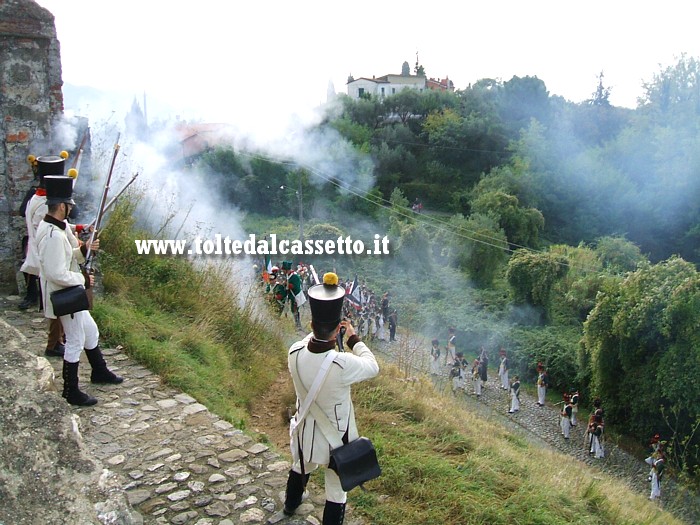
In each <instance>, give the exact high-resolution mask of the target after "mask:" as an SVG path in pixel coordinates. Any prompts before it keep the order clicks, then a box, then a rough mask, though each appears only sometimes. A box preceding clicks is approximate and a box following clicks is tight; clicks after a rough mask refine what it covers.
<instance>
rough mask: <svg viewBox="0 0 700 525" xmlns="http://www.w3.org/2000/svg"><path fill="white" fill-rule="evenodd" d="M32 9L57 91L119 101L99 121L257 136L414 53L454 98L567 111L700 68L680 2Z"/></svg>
mask: <svg viewBox="0 0 700 525" xmlns="http://www.w3.org/2000/svg"><path fill="white" fill-rule="evenodd" d="M37 3H38V4H39V5H41V6H43V7H45V8H47V9H48V10H49V11H50V12H51V13H52V14H53V15H54V16H55V23H56V30H57V34H58V39H59V41H60V44H61V61H62V67H63V81H64V83H69V84H73V85H78V86H90V87H94V88H96V89H99V90H103V91H108V92H110V93H120V94H121V95H122V97H121V98H116V95H115V96H114V97H113V98H111V99H108V100H107V101H106V102H105V104H106V107H102V108H100V109H101V110H106V111H109V110H111V111H118V112H120V113H121V112H122V111H124V112H126V111H128V109H129V108H128V107H124V106H125V105H127V104H128V105H129V106H130V103H131V102H132V101H133V100H134V98H136V99H137V100H138V101H139V103H140V104H141V105H143V100H144V94H145V97H146V101H147V110H148V116H149V120H150V119H151V118H157V117H158V116H163V117H169V118H174V117H179V118H182V119H186V120H201V121H208V122H229V123H232V122H237V123H239V125H241V126H246V127H250V128H251V129H253V128H255V127H259V128H260V129H261V130H264V129H284V128H285V126H286V125H287V124H286V122H288V121H289V120H297V121H302V122H303V121H305V120H306V119H313V114H314V112H313V110H314V108H316V107H318V106H319V105H320V104H322V103H324V102H325V101H326V98H327V93H328V88H329V83H332V86H333V87H334V89H335V91H336V92H342V93H345V92H346V82H347V78H348V75H351V74H352V75H353V76H354V77H355V78H358V77H372V76H373V75H374V76H381V75H384V74H388V73H400V72H401V65H402V64H403V62H404V61H407V62H408V63H409V64H410V66H411V69H413V66H414V65H415V62H416V53H418V57H419V61H420V63H421V65H423V67H424V68H425V71H426V74H427V76H428V77H435V78H438V77H439V78H444V77H445V76H449V78H450V79H451V80H452V81H453V82H454V84H455V86H456V88H457V89H464V88H466V87H467V86H468V85H469V84H470V83H474V82H476V81H477V80H479V79H482V78H496V79H501V80H504V81H506V80H509V79H510V78H512V77H513V76H514V75H517V76H520V77H523V76H527V75H529V76H537V77H538V78H540V79H541V80H543V81H544V82H545V84H546V86H547V89H548V90H549V93H550V94H551V95H560V96H562V97H564V98H566V99H567V100H570V101H573V102H581V101H583V100H585V99H587V98H590V96H591V94H592V93H593V92H594V91H595V88H596V86H597V82H598V79H597V77H598V75H599V74H600V73H601V72H603V74H604V80H603V82H604V85H605V86H606V87H610V88H611V90H612V91H611V97H610V100H611V102H612V103H613V104H614V105H617V106H625V107H635V106H636V100H637V97H639V96H641V95H642V94H643V90H642V83H643V82H644V81H650V80H651V79H652V78H653V75H654V74H655V73H658V72H659V71H660V70H661V68H662V67H664V68H665V67H668V66H671V65H673V64H675V63H676V61H677V58H678V57H680V56H681V54H682V53H685V54H687V55H688V56H692V57H700V39H698V38H697V28H696V27H695V26H696V21H695V18H694V17H693V16H691V14H690V13H689V12H688V11H687V10H688V7H687V6H688V4H687V2H681V1H679V0H668V1H665V2H662V3H659V2H654V3H652V2H645V1H635V2H632V1H626V0H616V1H614V2H610V1H605V2H602V1H587V2H576V1H562V0H530V1H523V0H490V1H488V2H479V3H475V2H469V3H467V2H454V1H453V0H450V1H444V0H432V1H430V2H425V1H421V2H417V1H413V0H404V1H402V2H395V1H385V2H371V3H354V4H353V3H348V2H342V3H341V2H329V1H328V0H325V1H318V0H310V1H302V2H288V1H278V0H268V1H267V2H254V1H249V2H245V3H243V2H239V1H228V0H219V1H216V0H196V1H190V2H173V1H172V0H167V1H166V0H139V1H136V0H120V1H118V2H114V1H109V2H108V1H106V0H70V1H66V0H37ZM68 102H69V103H71V102H72V103H73V104H75V105H76V106H77V107H74V108H67V109H72V110H76V111H77V112H78V113H90V112H91V111H97V109H98V108H97V106H96V104H95V103H93V106H92V107H89V106H88V105H86V103H84V102H83V101H80V102H76V101H68ZM112 106H113V107H112ZM84 116H90V115H89V114H88V115H84ZM283 122H285V123H283Z"/></svg>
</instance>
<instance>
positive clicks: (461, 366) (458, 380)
mask: <svg viewBox="0 0 700 525" xmlns="http://www.w3.org/2000/svg"><path fill="white" fill-rule="evenodd" d="M456 339H457V336H456V330H455V328H453V327H450V328H449V329H448V335H447V344H446V345H445V358H444V366H446V367H448V374H447V375H448V377H449V379H450V380H451V387H452V393H453V394H454V395H456V394H457V392H458V391H464V392H467V391H468V388H467V385H468V381H470V382H471V383H472V386H473V394H474V395H475V396H476V398H477V399H480V398H481V396H482V393H483V389H484V387H485V386H486V384H487V380H488V363H489V358H488V353H487V352H486V350H485V348H484V347H483V346H482V347H481V349H480V353H479V356H478V357H476V358H475V359H474V360H473V361H472V362H471V363H470V362H469V361H468V360H467V359H466V358H465V357H464V353H463V352H461V351H457V344H456ZM431 345H432V346H431V349H430V373H431V374H432V375H433V376H440V375H442V374H443V364H442V363H441V353H442V352H441V349H440V341H439V340H438V339H433V340H432V343H431ZM498 378H499V379H498V383H499V385H498V387H499V389H502V390H505V391H507V392H509V396H510V407H509V410H508V413H509V414H514V413H516V412H519V411H520V378H519V377H518V376H517V375H516V376H514V377H513V378H512V379H510V377H509V361H508V356H507V352H506V351H505V350H504V349H503V348H501V349H500V350H499V365H498ZM536 386H537V406H538V407H544V406H545V396H546V392H547V388H548V387H549V374H548V372H547V370H546V368H545V366H544V364H543V363H541V362H540V363H538V364H537V380H536ZM562 398H563V400H562V401H561V402H560V403H557V405H559V404H561V405H562V407H561V410H560V418H559V424H560V428H561V434H562V436H563V437H564V439H567V440H568V439H569V438H570V436H571V429H572V428H573V427H576V426H577V424H578V420H577V415H578V410H579V398H580V395H579V392H578V390H577V389H575V388H572V389H571V390H570V391H569V392H565V393H564V394H563V395H562ZM603 430H604V420H603V408H602V406H601V400H600V399H599V398H596V399H595V400H594V401H593V411H592V412H591V415H590V417H589V420H588V424H587V427H586V430H585V432H584V439H585V443H584V446H585V447H586V449H587V450H588V453H589V454H590V455H591V456H593V457H595V458H596V459H599V458H603V457H604V455H605V451H604V449H603Z"/></svg>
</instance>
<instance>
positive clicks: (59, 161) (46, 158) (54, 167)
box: [36, 155, 66, 178]
mask: <svg viewBox="0 0 700 525" xmlns="http://www.w3.org/2000/svg"><path fill="white" fill-rule="evenodd" d="M65 169H66V159H65V158H63V157H61V156H59V155H42V156H41V157H37V158H36V174H37V175H38V176H39V178H43V177H46V176H47V175H65Z"/></svg>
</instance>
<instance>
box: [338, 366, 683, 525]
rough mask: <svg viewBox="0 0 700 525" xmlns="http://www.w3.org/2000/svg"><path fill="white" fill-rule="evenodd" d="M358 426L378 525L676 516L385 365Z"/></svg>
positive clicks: (365, 394)
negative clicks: (376, 471)
mask: <svg viewBox="0 0 700 525" xmlns="http://www.w3.org/2000/svg"><path fill="white" fill-rule="evenodd" d="M354 398H355V403H356V409H357V414H358V425H359V428H360V429H362V432H363V434H365V435H367V436H369V437H370V438H371V439H372V441H373V443H374V444H375V446H376V447H377V450H378V454H379V456H380V458H381V463H382V468H383V473H382V476H381V477H380V478H379V479H378V480H375V481H373V482H371V483H370V484H368V486H369V487H370V488H371V491H370V492H368V493H364V492H355V493H352V494H351V497H350V500H351V502H352V503H353V505H354V506H355V509H356V512H359V513H361V514H364V515H365V516H367V518H368V520H369V522H370V523H372V524H376V525H381V524H389V523H401V524H404V525H411V524H422V525H425V524H492V525H496V524H564V523H567V524H568V523H572V524H577V523H581V524H584V523H585V524H601V525H603V524H606V525H608V524H611V525H615V524H664V525H666V524H673V523H680V522H679V521H677V520H676V519H675V518H673V517H672V516H670V515H669V514H667V513H665V512H663V511H662V510H660V509H659V507H658V506H656V505H654V504H651V503H649V502H648V501H647V500H646V499H645V498H644V497H643V496H640V495H637V494H635V493H633V492H632V491H630V490H629V489H628V488H627V486H626V485H625V484H624V483H623V482H621V481H618V480H616V479H614V478H611V477H609V476H607V475H605V474H603V473H601V472H599V471H597V470H594V469H591V468H588V467H586V466H585V465H583V464H581V463H579V462H577V461H576V460H574V459H572V458H569V457H567V456H564V455H561V454H558V453H555V452H550V451H547V450H544V449H541V448H537V447H535V446H532V445H529V444H528V443H526V442H525V441H524V440H522V439H520V438H517V437H514V436H512V435H511V434H510V433H508V431H506V430H505V429H503V428H502V427H500V426H497V425H494V424H492V423H488V422H484V421H482V420H480V419H479V417H478V416H477V415H475V414H472V413H470V412H467V411H465V410H464V408H463V407H460V406H459V405H458V404H457V402H455V401H453V400H452V399H451V398H449V397H444V396H441V395H439V394H438V393H436V392H435V390H434V388H433V386H432V384H430V382H429V381H427V380H419V381H402V373H401V372H400V371H399V370H398V369H397V368H395V367H393V366H389V365H384V366H383V367H382V372H381V374H380V376H379V377H378V378H377V379H375V380H373V381H371V382H369V383H366V384H361V385H357V388H356V389H355V392H354Z"/></svg>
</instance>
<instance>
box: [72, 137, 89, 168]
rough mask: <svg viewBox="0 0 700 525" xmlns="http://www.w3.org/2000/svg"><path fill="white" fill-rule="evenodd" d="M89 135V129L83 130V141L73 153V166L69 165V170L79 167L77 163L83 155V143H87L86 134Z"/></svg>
mask: <svg viewBox="0 0 700 525" xmlns="http://www.w3.org/2000/svg"><path fill="white" fill-rule="evenodd" d="M89 133H90V128H89V127H88V128H87V129H86V130H85V133H83V139H82V140H81V141H80V146H79V147H78V150H77V151H76V152H75V158H74V159H73V164H72V165H71V168H75V169H78V167H79V166H80V164H79V161H80V157H81V156H82V154H83V148H84V147H85V143H86V142H87V138H88V134H89Z"/></svg>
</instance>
